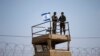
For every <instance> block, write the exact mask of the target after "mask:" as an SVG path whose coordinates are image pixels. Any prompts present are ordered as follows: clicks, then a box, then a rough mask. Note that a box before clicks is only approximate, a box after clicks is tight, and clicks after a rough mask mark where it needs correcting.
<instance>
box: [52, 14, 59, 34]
mask: <svg viewBox="0 0 100 56" xmlns="http://www.w3.org/2000/svg"><path fill="white" fill-rule="evenodd" d="M57 20H58V18H57V16H55V15H53V16H52V25H53V30H52V33H53V34H56V28H57Z"/></svg>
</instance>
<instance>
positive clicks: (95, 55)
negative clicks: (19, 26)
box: [0, 42, 100, 56]
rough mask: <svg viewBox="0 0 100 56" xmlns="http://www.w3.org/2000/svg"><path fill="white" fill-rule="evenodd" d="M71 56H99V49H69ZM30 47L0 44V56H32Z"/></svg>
mask: <svg viewBox="0 0 100 56" xmlns="http://www.w3.org/2000/svg"><path fill="white" fill-rule="evenodd" d="M71 52H72V56H100V47H93V48H81V47H79V48H78V47H71ZM33 55H34V50H33V47H32V46H31V45H20V44H14V43H13V44H12V43H4V42H0V56H33Z"/></svg>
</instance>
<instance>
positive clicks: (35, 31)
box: [31, 21, 70, 38]
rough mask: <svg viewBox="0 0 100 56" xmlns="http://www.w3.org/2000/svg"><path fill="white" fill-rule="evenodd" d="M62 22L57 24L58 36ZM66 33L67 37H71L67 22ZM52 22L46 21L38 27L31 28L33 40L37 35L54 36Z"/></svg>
mask: <svg viewBox="0 0 100 56" xmlns="http://www.w3.org/2000/svg"><path fill="white" fill-rule="evenodd" d="M59 25H60V22H57V32H56V33H57V34H59V33H60V29H59V28H60V26H59ZM65 26H66V27H65V32H67V33H66V35H68V36H70V30H69V22H65ZM52 30H53V29H52V21H46V22H43V23H40V24H37V25H34V26H32V27H31V32H32V38H33V37H35V36H37V35H45V34H52Z"/></svg>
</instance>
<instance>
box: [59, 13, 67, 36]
mask: <svg viewBox="0 0 100 56" xmlns="http://www.w3.org/2000/svg"><path fill="white" fill-rule="evenodd" d="M59 21H60V34H61V35H62V29H63V32H64V35H65V21H66V17H65V16H64V15H61V16H60V18H59Z"/></svg>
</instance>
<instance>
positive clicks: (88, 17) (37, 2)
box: [0, 0, 100, 46]
mask: <svg viewBox="0 0 100 56" xmlns="http://www.w3.org/2000/svg"><path fill="white" fill-rule="evenodd" d="M55 11H56V12H57V16H58V17H59V16H60V13H61V12H64V14H65V16H66V18H67V21H68V22H69V24H70V33H71V37H72V41H73V42H72V44H71V45H72V46H82V44H81V43H83V45H87V46H89V45H90V46H92V45H94V46H98V45H99V40H100V39H98V38H97V39H95V38H93V39H83V40H80V39H74V38H77V37H78V38H85V37H86V38H87V37H88V38H91V37H100V31H99V29H100V26H99V25H100V0H0V35H15V36H31V26H33V25H36V24H39V23H41V22H44V21H43V19H42V17H41V14H42V13H45V12H50V13H51V16H52V15H53V12H55ZM0 41H1V42H2V41H4V42H13V43H20V44H29V45H30V44H31V37H11V36H9V37H7V36H0ZM80 42H81V43H80ZM87 42H88V43H87ZM91 42H92V43H91ZM95 43H96V44H95ZM76 44H78V45H76ZM88 44H89V45H88Z"/></svg>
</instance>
